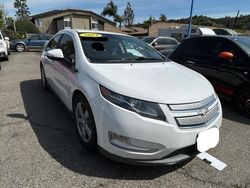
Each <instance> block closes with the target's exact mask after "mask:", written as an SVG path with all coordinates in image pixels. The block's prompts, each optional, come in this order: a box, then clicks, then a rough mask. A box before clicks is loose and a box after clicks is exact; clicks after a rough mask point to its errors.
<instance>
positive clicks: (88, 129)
mask: <svg viewBox="0 0 250 188" xmlns="http://www.w3.org/2000/svg"><path fill="white" fill-rule="evenodd" d="M74 117H75V122H76V126H77V133H78V137H79V139H80V141H81V143H82V144H83V146H85V147H86V148H87V149H91V150H94V149H96V148H97V147H96V146H97V136H96V127H95V121H94V117H93V114H92V111H91V108H90V106H89V104H88V102H87V100H86V99H85V98H84V97H83V96H82V95H78V96H77V97H76V98H75V100H74Z"/></svg>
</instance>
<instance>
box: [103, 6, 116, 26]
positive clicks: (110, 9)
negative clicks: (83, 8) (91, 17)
mask: <svg viewBox="0 0 250 188" xmlns="http://www.w3.org/2000/svg"><path fill="white" fill-rule="evenodd" d="M101 15H102V16H110V17H113V18H114V21H115V18H116V16H117V6H116V5H115V4H114V3H113V1H110V2H109V3H108V4H107V5H106V7H105V8H104V9H103V11H102V14H101Z"/></svg>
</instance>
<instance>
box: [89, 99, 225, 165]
mask: <svg viewBox="0 0 250 188" xmlns="http://www.w3.org/2000/svg"><path fill="white" fill-rule="evenodd" d="M218 103H219V110H220V113H219V116H218V117H217V118H216V119H214V120H213V121H212V122H210V123H209V125H207V126H205V127H196V128H192V129H181V128H180V127H179V126H178V125H177V123H176V121H175V119H174V118H173V117H172V116H171V113H170V110H169V107H168V106H167V105H161V108H162V110H163V112H164V114H165V115H166V117H167V120H168V122H163V121H158V120H153V119H149V118H145V117H142V116H140V115H138V114H136V113H134V112H131V111H128V110H126V109H123V108H120V107H118V106H116V105H114V104H112V103H110V102H108V101H107V100H106V99H104V98H103V97H102V96H100V97H98V98H95V99H93V100H92V101H91V107H92V110H93V113H94V116H95V122H96V129H97V137H98V145H99V147H100V148H101V149H100V150H101V152H102V153H104V155H106V156H108V157H110V158H112V159H115V160H118V161H123V162H129V163H132V164H134V163H136V164H149V165H150V164H151V165H157V164H175V163H178V162H180V161H184V160H187V159H189V158H190V157H193V156H194V155H196V154H197V153H198V152H197V149H196V147H195V146H196V142H197V136H198V134H199V133H200V132H202V131H205V130H207V129H210V128H212V127H217V128H219V127H220V126H221V122H222V111H221V105H220V102H219V101H218ZM110 132H112V133H115V134H117V135H122V136H124V137H128V138H131V139H136V140H139V142H137V143H139V144H138V145H137V146H138V147H142V148H143V147H144V146H145V147H149V145H150V144H148V143H152V144H151V145H157V146H160V147H158V148H157V147H155V148H157V150H152V152H143V151H141V152H139V151H133V150H130V149H126V148H123V147H117V146H116V145H114V144H111V141H110V137H109V134H110ZM144 143H145V144H144ZM155 148H152V149H155ZM185 148H192V149H187V150H185Z"/></svg>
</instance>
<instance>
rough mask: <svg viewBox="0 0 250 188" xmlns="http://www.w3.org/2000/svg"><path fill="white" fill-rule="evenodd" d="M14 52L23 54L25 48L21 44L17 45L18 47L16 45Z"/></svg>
mask: <svg viewBox="0 0 250 188" xmlns="http://www.w3.org/2000/svg"><path fill="white" fill-rule="evenodd" d="M16 50H17V51H18V52H23V51H24V50H25V47H24V45H23V44H18V45H16Z"/></svg>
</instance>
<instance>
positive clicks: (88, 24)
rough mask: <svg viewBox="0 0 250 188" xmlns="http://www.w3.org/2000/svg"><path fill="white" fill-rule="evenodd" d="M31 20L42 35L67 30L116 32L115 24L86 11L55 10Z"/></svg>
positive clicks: (35, 16) (31, 17)
mask: <svg viewBox="0 0 250 188" xmlns="http://www.w3.org/2000/svg"><path fill="white" fill-rule="evenodd" d="M30 20H31V21H32V22H33V23H34V24H35V25H36V26H37V28H38V29H39V30H40V32H41V33H50V34H54V33H56V32H58V31H59V30H62V29H66V28H72V29H90V30H104V31H116V24H115V23H114V22H112V21H110V20H108V19H106V18H104V17H102V16H100V15H98V14H96V13H94V12H91V11H86V10H77V9H66V10H54V11H49V12H45V13H41V14H36V15H33V16H30Z"/></svg>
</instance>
